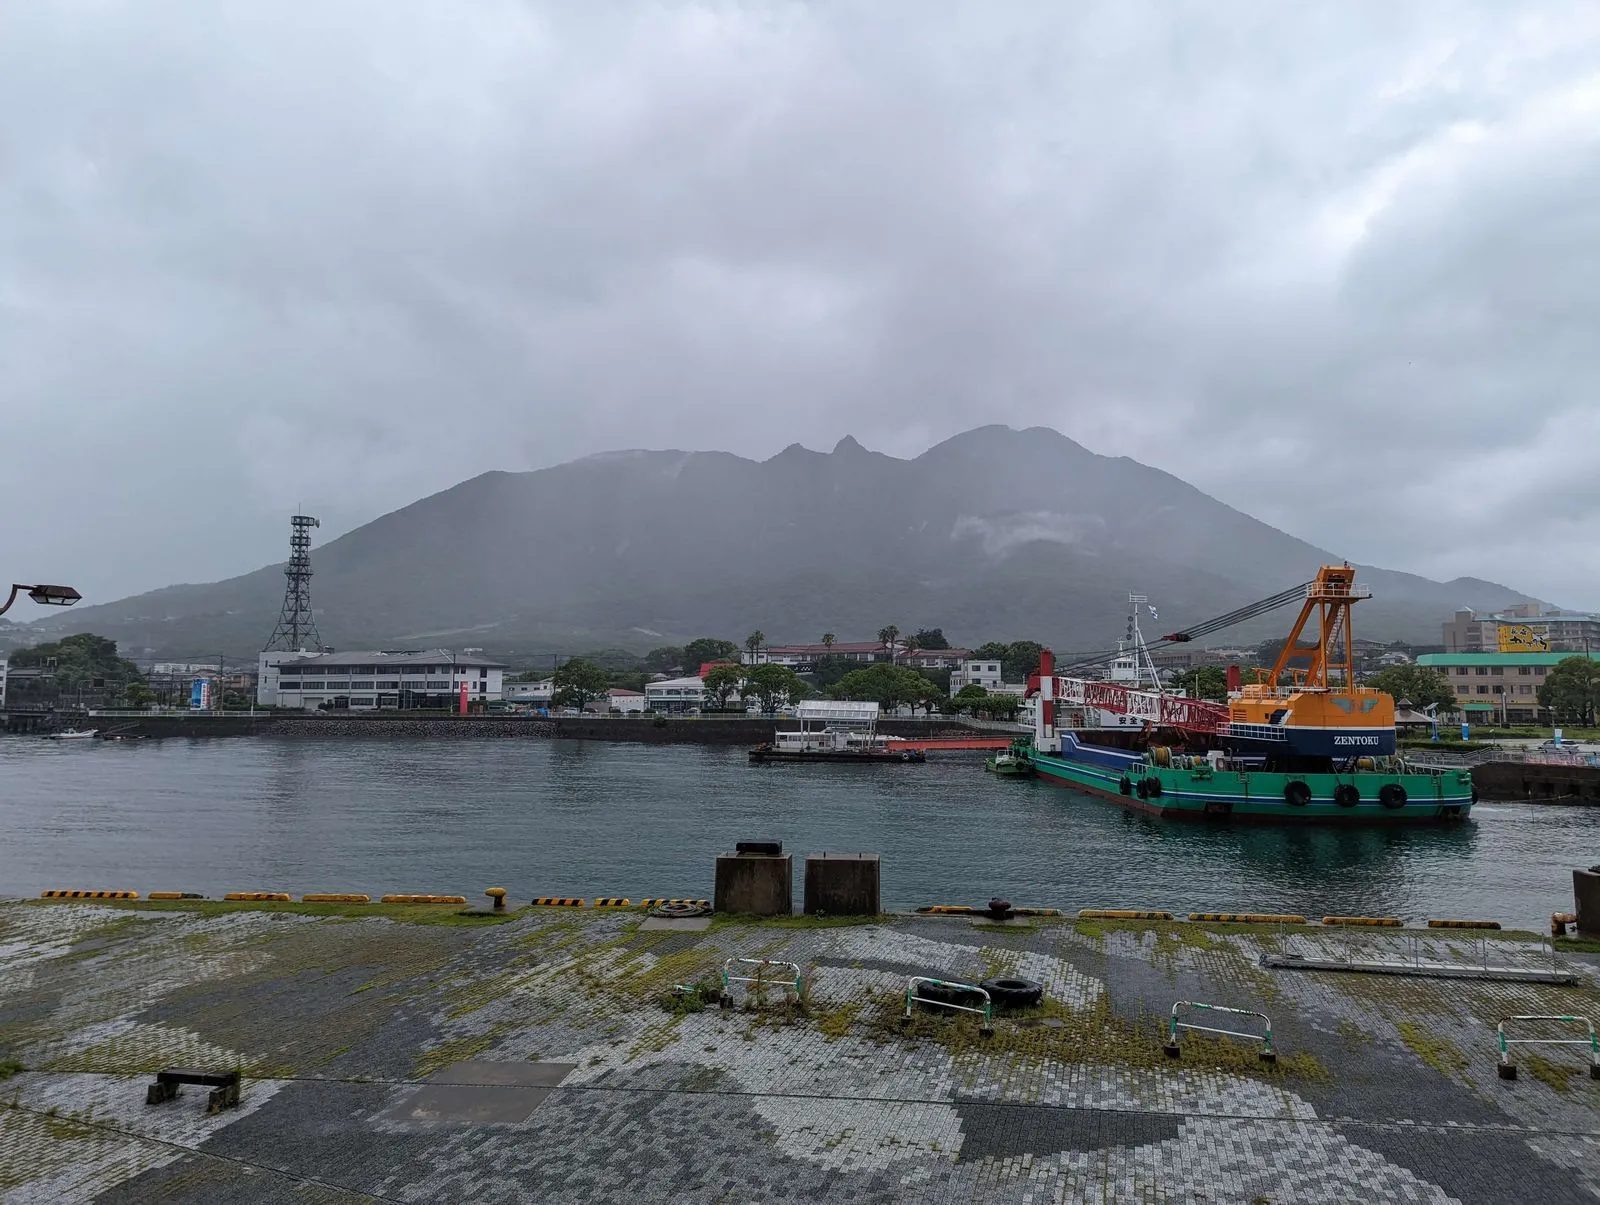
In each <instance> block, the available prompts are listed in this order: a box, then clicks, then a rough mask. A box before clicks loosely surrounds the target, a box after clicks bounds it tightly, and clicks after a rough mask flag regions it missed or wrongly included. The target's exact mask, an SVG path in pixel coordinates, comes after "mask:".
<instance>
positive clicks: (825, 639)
mask: <svg viewBox="0 0 1600 1205" xmlns="http://www.w3.org/2000/svg"><path fill="white" fill-rule="evenodd" d="M836 639H837V637H836V636H834V634H833V633H832V632H824V633H822V648H823V656H825V657H831V656H833V642H834V640H836Z"/></svg>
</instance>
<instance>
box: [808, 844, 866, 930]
mask: <svg viewBox="0 0 1600 1205" xmlns="http://www.w3.org/2000/svg"><path fill="white" fill-rule="evenodd" d="M878 870H879V866H878V855H877V854H839V853H820V854H807V855H806V898H805V910H806V914H807V915H813V916H814V915H816V914H817V913H826V914H827V915H828V916H877V915H878V913H879V912H880V911H882V908H881V906H880V902H879V894H878V883H879V874H878Z"/></svg>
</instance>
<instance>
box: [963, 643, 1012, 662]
mask: <svg viewBox="0 0 1600 1205" xmlns="http://www.w3.org/2000/svg"><path fill="white" fill-rule="evenodd" d="M1010 651H1011V646H1010V645H1009V644H1000V643H998V642H996V641H993V640H991V641H989V643H988V644H985V645H982V646H980V647H979V648H975V649H973V650H972V655H973V656H974V657H975V658H977V659H978V660H979V661H1004V660H1005V659H1006V654H1007V653H1009V652H1010Z"/></svg>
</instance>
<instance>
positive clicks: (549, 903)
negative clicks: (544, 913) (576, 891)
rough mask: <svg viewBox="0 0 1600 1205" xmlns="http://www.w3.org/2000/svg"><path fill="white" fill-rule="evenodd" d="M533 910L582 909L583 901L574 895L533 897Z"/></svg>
mask: <svg viewBox="0 0 1600 1205" xmlns="http://www.w3.org/2000/svg"><path fill="white" fill-rule="evenodd" d="M532 903H533V906H534V907H535V908H582V907H583V900H582V899H581V898H580V897H578V896H575V895H536V896H534V897H533V901H532Z"/></svg>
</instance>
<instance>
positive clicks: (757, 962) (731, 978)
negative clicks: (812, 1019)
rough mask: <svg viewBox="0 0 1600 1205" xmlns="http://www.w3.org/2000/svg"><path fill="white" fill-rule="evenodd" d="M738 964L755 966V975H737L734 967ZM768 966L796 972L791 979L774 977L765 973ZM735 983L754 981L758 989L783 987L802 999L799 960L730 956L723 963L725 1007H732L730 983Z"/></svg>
mask: <svg viewBox="0 0 1600 1205" xmlns="http://www.w3.org/2000/svg"><path fill="white" fill-rule="evenodd" d="M736 965H742V966H753V967H755V968H757V969H756V973H755V974H754V975H735V974H734V973H733V968H734V967H735V966H736ZM767 967H788V968H789V969H790V970H791V971H793V972H794V974H793V976H792V977H791V978H789V979H774V978H772V977H771V976H768V975H763V974H762V971H764V970H766V968H767ZM734 983H754V984H755V985H756V988H757V991H759V990H760V989H761V988H762V987H766V986H769V985H770V986H773V987H781V988H783V989H785V990H786V991H791V992H793V993H794V998H795V999H796V1000H798V999H800V964H799V963H797V962H775V961H773V960H772V959H770V958H730V959H728V960H727V961H726V962H724V963H723V964H722V1003H723V1007H724V1008H729V1007H732V1004H733V997H732V996H731V995H730V994H729V990H728V989H729V985H730V984H734Z"/></svg>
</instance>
